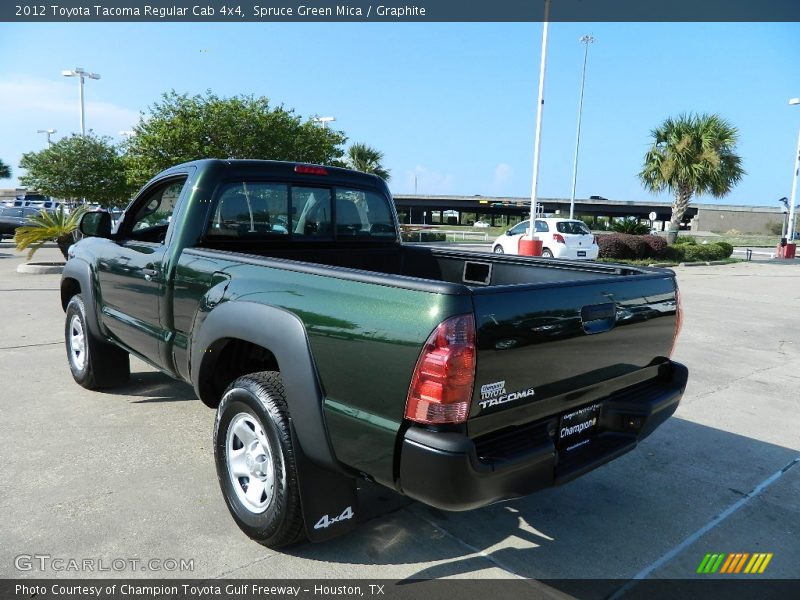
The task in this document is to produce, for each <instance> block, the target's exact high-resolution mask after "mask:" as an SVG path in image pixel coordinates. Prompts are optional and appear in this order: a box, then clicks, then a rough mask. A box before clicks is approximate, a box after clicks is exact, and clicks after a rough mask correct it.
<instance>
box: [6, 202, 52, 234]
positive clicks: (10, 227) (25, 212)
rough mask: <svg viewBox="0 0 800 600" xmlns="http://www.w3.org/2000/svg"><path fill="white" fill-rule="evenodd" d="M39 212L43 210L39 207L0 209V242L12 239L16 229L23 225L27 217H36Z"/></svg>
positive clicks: (7, 207) (8, 207)
mask: <svg viewBox="0 0 800 600" xmlns="http://www.w3.org/2000/svg"><path fill="white" fill-rule="evenodd" d="M41 210H43V208H42V207H39V206H3V207H0V240H2V239H3V238H4V237H13V236H14V232H15V231H16V230H17V228H18V227H22V226H23V225H25V224H26V222H27V220H28V218H29V217H32V216H34V215H38V214H39V211H41ZM44 210H47V209H44Z"/></svg>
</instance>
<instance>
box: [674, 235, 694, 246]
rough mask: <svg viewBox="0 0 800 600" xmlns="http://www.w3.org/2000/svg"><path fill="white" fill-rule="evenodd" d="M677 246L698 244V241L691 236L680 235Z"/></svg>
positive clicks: (676, 241)
mask: <svg viewBox="0 0 800 600" xmlns="http://www.w3.org/2000/svg"><path fill="white" fill-rule="evenodd" d="M675 243H676V244H697V240H696V239H694V238H693V237H692V236H690V235H679V236H678V237H677V239H676V240H675Z"/></svg>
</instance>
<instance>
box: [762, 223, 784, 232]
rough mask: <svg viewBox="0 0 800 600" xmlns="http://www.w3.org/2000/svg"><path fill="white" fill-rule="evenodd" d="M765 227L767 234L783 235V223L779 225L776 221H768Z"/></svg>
mask: <svg viewBox="0 0 800 600" xmlns="http://www.w3.org/2000/svg"><path fill="white" fill-rule="evenodd" d="M765 227H766V230H767V232H768V233H771V234H772V235H780V234H782V233H783V223H779V222H778V221H770V222H769V223H767V224H766V226H765Z"/></svg>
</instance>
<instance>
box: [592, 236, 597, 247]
mask: <svg viewBox="0 0 800 600" xmlns="http://www.w3.org/2000/svg"><path fill="white" fill-rule="evenodd" d="M592 243H593V244H594V245H595V246H597V236H596V235H593V236H592Z"/></svg>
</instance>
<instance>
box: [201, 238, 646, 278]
mask: <svg viewBox="0 0 800 600" xmlns="http://www.w3.org/2000/svg"><path fill="white" fill-rule="evenodd" d="M205 247H206V248H209V249H217V250H222V251H225V252H233V253H236V254H245V255H250V256H260V257H263V258H278V259H285V260H290V261H298V262H304V263H310V264H316V265H325V266H330V267H343V268H346V269H356V270H362V271H370V272H372V273H382V274H385V275H400V276H402V277H414V278H419V279H427V280H431V281H438V282H445V283H455V284H461V285H465V286H467V287H468V288H470V289H476V288H482V287H488V286H504V285H520V284H526V283H536V284H541V283H563V282H565V281H576V280H586V279H596V278H599V277H610V276H618V275H635V274H643V273H649V272H652V270H645V269H639V268H628V267H624V266H620V265H605V264H600V263H587V262H577V261H564V260H547V259H542V258H536V259H531V258H528V257H521V256H510V255H498V254H491V253H476V252H464V251H458V250H455V249H451V248H436V247H433V246H422V245H419V246H417V245H413V246H412V245H397V244H388V245H374V246H365V245H364V244H359V243H352V244H347V243H346V242H345V243H343V242H342V241H337V242H336V243H321V244H320V243H318V244H305V245H304V247H294V248H287V247H286V246H285V245H283V246H280V247H279V246H277V245H276V246H270V245H268V244H259V245H255V244H247V243H245V244H242V243H237V242H219V241H217V242H215V243H213V244H207V245H206V246H205Z"/></svg>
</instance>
